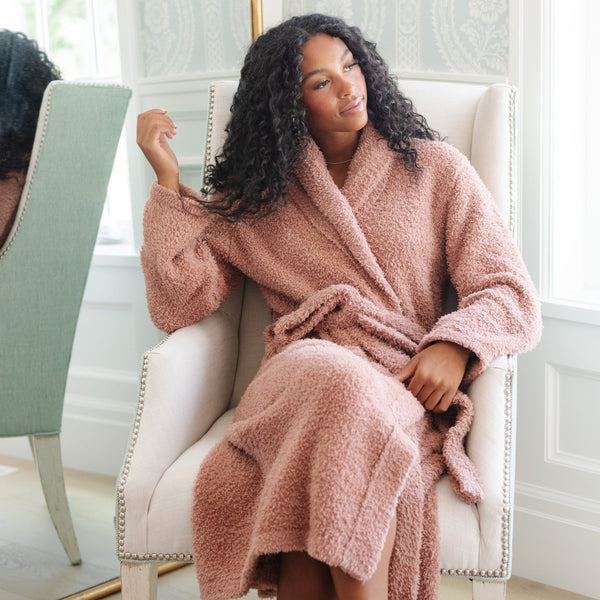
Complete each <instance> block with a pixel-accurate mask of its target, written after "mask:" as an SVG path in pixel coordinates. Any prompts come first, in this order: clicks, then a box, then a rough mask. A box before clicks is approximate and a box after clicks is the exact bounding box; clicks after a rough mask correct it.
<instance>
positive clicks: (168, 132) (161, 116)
mask: <svg viewBox="0 0 600 600" xmlns="http://www.w3.org/2000/svg"><path fill="white" fill-rule="evenodd" d="M176 133H177V125H175V123H173V121H172V120H171V118H170V117H168V116H167V111H166V110H162V109H158V108H154V109H152V110H148V111H146V112H144V113H142V114H141V115H139V116H138V121H137V144H138V146H139V147H140V149H141V150H142V152H143V153H144V156H145V157H146V159H147V160H148V162H149V163H150V166H151V167H152V168H153V169H154V172H155V173H156V179H157V181H158V183H159V184H160V185H163V186H165V187H168V188H170V189H172V190H174V191H176V192H177V193H179V165H178V163H177V157H176V156H175V153H174V152H173V150H172V149H171V147H170V146H169V143H168V142H167V138H169V139H173V136H175V134H176Z"/></svg>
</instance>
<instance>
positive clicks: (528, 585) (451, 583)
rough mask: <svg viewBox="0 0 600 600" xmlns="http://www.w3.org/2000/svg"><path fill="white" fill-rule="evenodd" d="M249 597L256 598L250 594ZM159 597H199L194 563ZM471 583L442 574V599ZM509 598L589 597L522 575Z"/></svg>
mask: <svg viewBox="0 0 600 600" xmlns="http://www.w3.org/2000/svg"><path fill="white" fill-rule="evenodd" d="M247 598H248V599H252V600H257V599H258V596H256V595H254V594H251V595H248V596H247ZM158 599H159V600H199V596H198V586H197V583H196V576H195V573H194V568H193V566H192V565H189V566H185V567H183V568H181V569H179V570H177V571H173V572H171V573H167V574H165V575H162V576H161V577H160V579H159V581H158ZM470 599H471V584H470V582H469V581H468V580H464V579H458V578H449V577H446V578H443V579H442V585H441V587H440V596H439V600H470ZM107 600H121V594H113V595H111V596H108V597H107ZM506 600H589V599H588V598H587V596H581V595H579V594H572V593H570V592H565V591H564V590H559V589H558V588H553V587H550V586H547V585H543V584H541V583H535V582H533V581H529V580H528V579H523V578H521V577H512V578H511V580H510V581H509V582H508V591H507V594H506Z"/></svg>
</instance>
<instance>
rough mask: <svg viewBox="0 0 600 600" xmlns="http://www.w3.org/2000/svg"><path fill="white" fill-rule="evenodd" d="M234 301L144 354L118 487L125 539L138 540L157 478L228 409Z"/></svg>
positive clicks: (235, 350)
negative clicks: (131, 428)
mask: <svg viewBox="0 0 600 600" xmlns="http://www.w3.org/2000/svg"><path fill="white" fill-rule="evenodd" d="M236 296H237V297H236V298H233V299H232V300H231V301H228V303H227V305H226V306H224V307H222V308H220V309H219V310H217V311H216V312H215V313H213V314H211V315H209V316H208V317H206V318H205V319H203V320H202V321H200V322H198V323H195V324H193V325H190V326H188V327H184V328H182V329H179V330H177V331H175V332H174V333H172V334H171V335H170V336H168V337H167V338H165V339H164V340H163V341H162V342H161V343H160V344H159V345H158V346H156V347H155V348H153V349H151V350H149V351H148V352H147V353H146V354H145V356H144V366H143V371H142V380H141V384H140V396H139V400H138V408H137V413H136V418H135V423H134V426H133V430H132V433H131V436H130V441H129V448H128V451H127V455H126V457H125V462H124V464H123V468H122V471H121V476H120V478H119V484H118V485H119V487H118V500H119V513H120V515H121V517H120V518H122V516H123V515H124V513H125V510H126V511H127V536H126V537H127V538H129V539H134V540H140V539H145V536H146V518H147V514H148V507H149V505H150V501H151V498H152V494H153V492H154V490H155V488H156V486H157V484H158V482H159V481H160V479H161V477H162V476H163V474H164V473H165V471H166V470H167V469H168V468H169V467H170V466H171V465H172V464H173V463H174V462H175V461H176V460H177V458H178V457H179V456H180V455H181V454H182V453H183V452H184V451H185V450H186V449H187V448H189V447H190V446H192V445H193V444H194V443H196V442H197V441H198V440H199V439H200V438H201V437H202V436H203V435H204V433H206V431H208V429H209V428H210V426H211V425H212V424H213V423H214V422H215V421H216V420H217V419H218V418H219V417H220V416H221V415H222V414H223V413H224V412H226V411H227V409H228V408H229V402H230V397H231V390H232V387H233V380H234V374H235V369H236V364H237V355H238V323H239V312H237V314H236V310H235V308H234V310H232V304H234V305H235V303H238V304H239V302H240V299H241V296H240V294H236ZM120 526H124V524H123V523H121V524H120ZM125 541H126V540H125Z"/></svg>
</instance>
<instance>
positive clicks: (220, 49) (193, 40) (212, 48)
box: [139, 0, 250, 77]
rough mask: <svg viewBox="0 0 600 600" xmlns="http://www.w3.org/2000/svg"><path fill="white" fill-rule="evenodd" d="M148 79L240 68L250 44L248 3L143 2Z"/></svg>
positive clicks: (222, 0) (237, 0)
mask: <svg viewBox="0 0 600 600" xmlns="http://www.w3.org/2000/svg"><path fill="white" fill-rule="evenodd" d="M139 2H140V13H139V14H140V19H141V23H140V29H141V32H142V46H143V56H144V68H145V69H144V70H145V75H146V76H147V77H153V76H167V77H168V76H171V75H175V76H177V75H187V74H193V73H211V72H218V71H227V70H231V69H235V70H237V69H239V67H240V66H241V61H242V59H243V56H244V54H245V53H246V49H247V48H248V44H249V42H250V12H249V9H248V0H139Z"/></svg>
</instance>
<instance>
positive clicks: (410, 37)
mask: <svg viewBox="0 0 600 600" xmlns="http://www.w3.org/2000/svg"><path fill="white" fill-rule="evenodd" d="M283 7H284V8H283V15H284V18H287V17H290V16H292V15H298V14H303V13H308V12H320V13H324V14H330V15H335V16H339V17H342V18H343V19H344V20H345V21H346V22H348V23H351V24H352V25H357V26H358V27H360V29H361V31H362V32H363V35H364V36H365V37H366V38H367V39H370V40H371V41H373V42H376V43H377V47H378V49H379V52H380V53H381V54H382V55H383V57H384V58H385V59H386V60H387V62H388V64H389V65H390V67H391V68H392V69H393V70H397V71H414V72H419V73H423V72H438V73H459V74H469V75H496V76H498V75H499V76H506V75H507V73H508V0H283Z"/></svg>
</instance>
